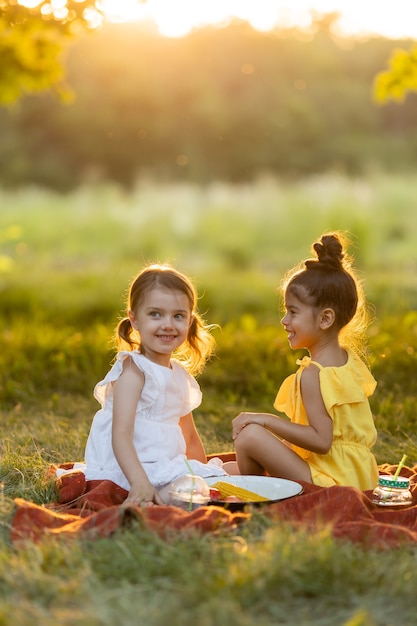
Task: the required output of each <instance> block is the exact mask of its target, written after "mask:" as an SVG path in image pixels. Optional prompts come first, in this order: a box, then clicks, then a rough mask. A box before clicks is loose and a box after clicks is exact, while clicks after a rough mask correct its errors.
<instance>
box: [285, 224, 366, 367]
mask: <svg viewBox="0 0 417 626" xmlns="http://www.w3.org/2000/svg"><path fill="white" fill-rule="evenodd" d="M349 243H350V242H349V239H348V238H347V236H346V235H345V234H344V233H341V232H333V233H327V234H324V235H322V237H321V238H320V241H318V242H316V243H314V244H313V246H312V249H313V252H314V253H315V258H309V259H307V260H305V261H303V262H302V263H301V264H300V265H298V266H296V267H295V268H294V269H292V270H290V272H288V273H287V275H286V276H285V277H284V281H283V284H282V291H283V294H284V296H285V293H286V292H287V291H289V292H291V293H293V294H294V295H295V296H296V297H297V298H298V299H299V300H300V301H301V302H304V303H305V304H308V305H310V306H313V307H317V308H325V307H331V308H332V309H333V310H334V312H335V323H336V327H337V329H338V331H339V340H340V343H341V344H342V345H344V346H346V347H349V348H351V349H352V350H355V352H356V353H357V354H359V356H361V357H362V358H364V359H366V345H367V329H368V326H369V323H370V315H369V308H368V305H367V303H366V298H365V293H364V290H363V285H362V281H361V280H360V279H359V278H358V276H357V274H356V271H355V270H354V268H353V257H351V256H349V255H348V254H347V252H346V249H347V247H348V245H349Z"/></svg>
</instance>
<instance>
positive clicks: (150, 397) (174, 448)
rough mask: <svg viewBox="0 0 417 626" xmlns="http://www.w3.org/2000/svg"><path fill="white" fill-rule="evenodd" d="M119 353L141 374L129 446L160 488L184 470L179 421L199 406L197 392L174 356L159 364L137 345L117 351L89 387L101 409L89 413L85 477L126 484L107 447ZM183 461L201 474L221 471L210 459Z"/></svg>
mask: <svg viewBox="0 0 417 626" xmlns="http://www.w3.org/2000/svg"><path fill="white" fill-rule="evenodd" d="M125 358H131V359H132V361H133V362H134V363H135V364H136V366H137V367H138V368H139V369H140V370H141V371H142V372H143V373H144V375H145V384H144V387H143V390H142V393H141V397H140V399H139V402H138V405H137V410H136V417H135V428H134V445H135V448H136V451H137V454H138V458H139V460H140V462H141V464H142V466H143V468H144V470H145V472H146V474H147V476H148V478H149V480H150V482H151V483H152V484H153V485H154V487H155V488H156V489H161V488H162V487H164V486H165V485H167V484H169V483H170V482H172V481H173V480H175V479H177V478H179V477H180V476H183V475H184V474H188V473H189V468H188V467H187V464H186V462H185V460H186V454H185V453H186V446H185V440H184V437H183V434H182V430H181V427H180V426H179V420H180V418H181V417H183V416H184V415H187V414H188V413H190V412H191V411H193V410H194V409H195V408H196V407H198V406H199V405H200V403H201V398H202V394H201V390H200V387H199V385H198V383H197V381H196V380H195V378H193V377H192V376H191V375H190V374H188V372H187V371H186V370H185V369H184V368H183V367H182V365H180V364H179V363H178V362H177V361H175V360H172V361H171V368H168V367H164V366H162V365H159V364H157V363H154V362H153V361H150V360H149V359H147V358H146V357H145V356H144V355H143V354H140V352H138V351H137V350H133V351H131V352H129V351H122V352H119V353H118V354H117V357H116V361H115V363H114V365H113V367H112V369H111V370H110V371H109V372H108V374H107V375H106V377H105V378H104V379H103V380H102V381H100V382H99V383H98V384H97V385H96V387H95V389H94V397H95V398H96V399H97V400H98V401H99V402H100V404H101V409H99V410H98V411H97V413H96V415H95V416H94V419H93V423H92V425H91V430H90V434H89V436H88V440H87V445H86V450H85V465H86V468H85V474H86V479H87V480H111V481H113V482H114V483H116V484H117V485H119V486H120V487H123V488H124V489H126V490H127V491H128V490H129V489H130V485H129V482H128V480H127V478H126V477H125V475H124V474H123V472H122V470H121V469H120V466H119V464H118V463H117V460H116V457H115V456H114V453H113V448H112V417H113V383H114V382H115V381H116V380H117V379H118V378H119V376H120V374H121V373H122V369H123V361H124V359H125ZM188 463H189V465H190V466H191V468H192V471H193V472H194V473H195V474H196V475H197V476H201V477H202V478H208V477H209V476H224V475H225V474H226V472H225V471H224V470H223V469H222V468H221V467H220V466H219V464H218V463H216V461H215V460H214V462H212V461H209V462H208V463H201V462H200V461H197V460H193V459H190V460H188Z"/></svg>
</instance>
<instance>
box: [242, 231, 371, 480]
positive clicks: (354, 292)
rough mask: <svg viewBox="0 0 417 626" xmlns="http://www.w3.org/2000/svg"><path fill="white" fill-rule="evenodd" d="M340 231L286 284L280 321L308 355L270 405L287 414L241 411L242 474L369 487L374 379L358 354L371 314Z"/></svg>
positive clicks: (318, 245)
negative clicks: (283, 311)
mask: <svg viewBox="0 0 417 626" xmlns="http://www.w3.org/2000/svg"><path fill="white" fill-rule="evenodd" d="M344 248H345V241H344V239H343V236H342V235H341V234H340V233H333V234H325V235H323V236H322V237H321V239H320V241H319V242H317V243H315V244H314V245H313V250H314V252H315V254H316V257H315V258H312V259H308V260H307V261H305V262H304V264H302V265H301V267H300V266H298V267H297V268H295V269H294V270H292V271H291V272H290V274H289V276H288V278H286V280H285V281H284V290H283V291H284V300H285V310H286V312H285V316H284V317H283V318H282V320H281V322H282V324H283V326H284V328H285V330H286V332H287V334H288V341H289V344H290V346H291V348H292V349H294V350H298V349H300V348H305V349H307V350H308V352H309V355H310V356H305V357H304V358H302V359H301V360H298V361H297V364H298V365H299V369H298V370H297V372H296V373H295V374H292V375H291V376H289V377H288V378H287V379H286V380H284V382H283V384H282V385H281V388H280V389H279V391H278V394H277V397H276V400H275V403H274V407H275V409H277V411H281V412H283V413H285V414H286V415H287V416H288V417H289V418H290V420H291V421H289V420H288V419H286V418H285V417H280V416H277V415H275V414H269V413H267V414H265V413H248V412H245V413H240V414H239V415H238V416H237V417H236V418H235V419H234V420H233V439H234V441H235V448H236V459H237V464H238V467H239V471H240V473H241V474H265V473H267V474H269V475H271V476H277V477H280V478H287V479H290V480H296V481H297V480H301V481H305V482H310V483H314V484H316V485H321V486H324V487H329V486H332V485H350V486H354V487H357V488H359V489H362V490H367V489H373V488H374V487H375V485H376V484H377V482H378V468H377V463H376V460H375V457H374V455H373V454H372V452H371V448H372V446H373V445H374V443H375V441H376V429H375V425H374V420H373V416H372V413H371V409H370V406H369V400H368V397H369V396H370V395H372V393H373V391H374V389H375V387H376V382H375V380H374V378H373V377H372V375H371V373H370V371H369V370H368V368H367V366H366V365H365V362H364V361H363V360H362V358H361V357H360V354H361V352H362V351H361V348H362V347H363V345H364V338H365V335H366V328H367V324H368V316H367V312H366V306H365V299H364V296H363V291H362V288H361V284H360V282H359V281H358V279H357V278H356V276H355V272H354V270H353V269H352V266H351V262H350V259H349V257H348V256H347V254H346V252H345V249H344Z"/></svg>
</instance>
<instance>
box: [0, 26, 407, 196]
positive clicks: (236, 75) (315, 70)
mask: <svg viewBox="0 0 417 626" xmlns="http://www.w3.org/2000/svg"><path fill="white" fill-rule="evenodd" d="M347 43H348V44H349V45H346V44H347ZM394 45H395V47H399V46H401V47H404V45H406V42H402V41H400V42H395V44H393V42H392V41H390V40H387V39H384V38H371V39H369V40H363V41H358V40H356V41H355V40H351V41H348V42H346V41H345V40H339V39H337V38H335V37H334V36H333V35H332V33H331V31H330V30H329V28H328V24H326V23H323V22H320V21H318V22H317V23H316V24H315V30H314V31H312V32H311V33H310V36H309V37H306V34H305V33H301V32H299V31H297V30H288V29H287V30H286V29H279V28H277V29H275V30H274V31H271V32H268V33H263V32H258V31H256V30H254V29H253V28H251V27H250V26H249V24H247V23H246V22H239V21H234V22H232V23H231V24H230V25H229V26H227V27H224V28H214V27H207V28H204V29H199V30H195V31H193V32H192V33H190V34H189V35H187V36H186V37H182V38H179V39H169V38H164V37H161V36H159V35H158V34H157V32H156V31H152V30H150V29H149V28H145V26H143V25H142V26H141V25H139V24H105V25H103V28H100V29H98V30H97V31H96V32H95V35H94V37H91V36H82V37H76V38H73V40H72V43H71V45H70V46H68V49H67V55H66V62H65V67H66V77H67V80H68V83H69V84H70V85H71V87H72V89H73V92H74V94H75V98H74V101H73V102H71V104H68V105H63V104H62V102H60V101H59V100H58V99H57V98H56V97H55V96H53V95H52V94H51V93H50V92H48V91H45V92H42V93H37V94H33V95H28V96H27V97H25V98H22V99H20V100H19V102H18V104H16V105H15V106H14V107H3V108H0V136H1V138H2V141H1V142H0V184H2V185H7V186H17V185H23V184H27V183H31V184H37V185H46V186H51V187H54V188H56V189H58V190H67V189H71V188H73V187H76V186H78V185H80V184H82V183H83V182H85V181H91V180H112V181H116V182H117V183H120V184H122V185H125V186H130V185H134V184H135V181H136V180H137V179H138V177H141V176H142V177H143V176H151V177H155V178H158V180H173V179H175V180H188V181H193V182H197V183H205V182H208V181H210V180H213V179H217V180H219V179H221V180H226V181H250V180H253V179H255V178H256V177H258V176H259V175H263V174H265V173H267V174H273V175H278V176H281V177H284V176H285V177H297V176H305V175H310V174H316V173H321V172H326V171H329V170H337V171H342V172H346V173H349V174H352V175H359V174H362V173H366V172H368V171H369V169H370V168H373V169H375V168H386V169H389V170H404V169H408V170H415V167H416V166H417V107H416V106H415V102H416V98H417V96H416V95H415V94H410V96H409V98H407V101H406V102H404V104H403V105H402V107H398V106H396V105H395V104H394V103H387V104H386V106H384V107H378V106H376V104H375V101H374V100H373V96H372V81H373V78H374V76H375V75H376V73H377V72H378V70H379V69H380V68H381V67H383V65H384V63H385V60H386V59H387V58H388V57H389V55H390V53H391V52H392V49H393V47H394Z"/></svg>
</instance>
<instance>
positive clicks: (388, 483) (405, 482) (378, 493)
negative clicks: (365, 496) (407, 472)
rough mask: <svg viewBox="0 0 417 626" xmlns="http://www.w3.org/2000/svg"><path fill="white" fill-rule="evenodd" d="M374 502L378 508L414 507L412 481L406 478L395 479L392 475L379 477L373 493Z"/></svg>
mask: <svg viewBox="0 0 417 626" xmlns="http://www.w3.org/2000/svg"><path fill="white" fill-rule="evenodd" d="M372 502H373V503H374V504H377V505H378V506H388V507H395V508H397V507H405V506H412V505H413V496H412V495H411V491H410V480H409V479H408V478H405V477H404V476H398V477H397V478H394V476H391V475H389V474H388V475H387V474H386V475H383V476H380V477H379V480H378V485H377V487H375V489H374V491H373V493H372Z"/></svg>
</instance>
